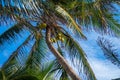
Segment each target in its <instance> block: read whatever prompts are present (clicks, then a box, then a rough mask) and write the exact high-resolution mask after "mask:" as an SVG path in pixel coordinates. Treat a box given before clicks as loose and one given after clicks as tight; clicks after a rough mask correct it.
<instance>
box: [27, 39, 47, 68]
mask: <svg viewBox="0 0 120 80" xmlns="http://www.w3.org/2000/svg"><path fill="white" fill-rule="evenodd" d="M47 53H48V47H47V45H46V42H45V39H44V38H40V40H38V41H36V43H35V45H34V48H33V49H32V50H31V52H30V55H29V57H28V59H27V62H26V67H30V68H33V69H34V68H40V65H42V61H45V62H46V59H45V57H46V54H47ZM46 58H47V57H46ZM42 59H43V60H42Z"/></svg>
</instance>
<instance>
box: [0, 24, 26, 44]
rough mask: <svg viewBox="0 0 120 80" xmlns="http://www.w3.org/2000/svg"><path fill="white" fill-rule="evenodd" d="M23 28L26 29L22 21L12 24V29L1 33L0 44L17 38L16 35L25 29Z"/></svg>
mask: <svg viewBox="0 0 120 80" xmlns="http://www.w3.org/2000/svg"><path fill="white" fill-rule="evenodd" d="M23 29H25V26H24V24H22V23H17V24H15V25H14V26H12V27H11V28H10V29H8V30H7V31H5V32H4V33H3V34H1V35H0V45H1V44H3V43H4V42H6V41H8V42H10V41H11V40H13V39H15V38H16V37H17V36H16V35H17V34H19V33H20V32H21V31H23Z"/></svg>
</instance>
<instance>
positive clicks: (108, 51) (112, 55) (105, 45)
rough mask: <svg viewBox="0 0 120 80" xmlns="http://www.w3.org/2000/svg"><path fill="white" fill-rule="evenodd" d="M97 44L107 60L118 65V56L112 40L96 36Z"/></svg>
mask: <svg viewBox="0 0 120 80" xmlns="http://www.w3.org/2000/svg"><path fill="white" fill-rule="evenodd" d="M97 42H98V44H99V46H100V47H101V49H102V50H103V52H104V55H105V56H106V58H107V59H108V60H110V61H111V62H112V63H113V64H115V65H117V66H118V67H120V58H119V55H118V54H117V53H118V52H117V49H115V48H114V45H113V44H112V42H110V41H109V40H107V39H105V38H100V37H99V38H98V41H97Z"/></svg>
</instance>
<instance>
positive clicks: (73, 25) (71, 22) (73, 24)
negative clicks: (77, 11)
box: [56, 5, 86, 38]
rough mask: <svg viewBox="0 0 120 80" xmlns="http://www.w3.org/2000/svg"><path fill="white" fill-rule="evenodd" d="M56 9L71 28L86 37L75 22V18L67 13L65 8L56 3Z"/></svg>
mask: <svg viewBox="0 0 120 80" xmlns="http://www.w3.org/2000/svg"><path fill="white" fill-rule="evenodd" d="M56 11H57V12H58V13H59V14H60V15H62V16H63V17H64V18H65V19H66V20H67V21H68V23H69V24H70V25H71V26H69V27H70V28H72V29H74V30H75V31H74V32H76V31H77V34H80V35H81V37H83V38H86V37H85V36H84V35H83V33H82V31H81V29H80V27H79V26H78V25H77V24H76V22H75V20H74V19H73V18H72V16H70V15H69V13H68V12H67V11H66V10H64V9H63V8H62V7H60V6H58V5H57V6H56Z"/></svg>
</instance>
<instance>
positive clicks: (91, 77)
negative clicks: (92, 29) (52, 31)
mask: <svg viewBox="0 0 120 80" xmlns="http://www.w3.org/2000/svg"><path fill="white" fill-rule="evenodd" d="M63 34H64V36H63V37H64V39H65V40H64V43H65V49H66V50H67V53H68V55H69V57H70V60H71V61H72V63H73V64H74V66H77V68H78V72H79V73H80V74H81V73H84V74H85V76H86V78H87V79H88V80H96V77H95V74H94V72H93V70H92V68H91V67H90V64H89V63H88V61H87V57H86V54H85V52H84V51H83V50H82V48H81V47H80V46H79V43H77V42H76V41H75V40H74V39H73V38H72V37H71V36H70V35H68V34H66V33H63Z"/></svg>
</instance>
